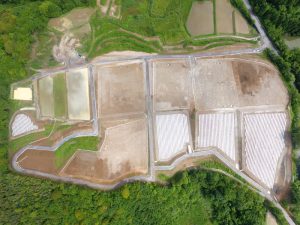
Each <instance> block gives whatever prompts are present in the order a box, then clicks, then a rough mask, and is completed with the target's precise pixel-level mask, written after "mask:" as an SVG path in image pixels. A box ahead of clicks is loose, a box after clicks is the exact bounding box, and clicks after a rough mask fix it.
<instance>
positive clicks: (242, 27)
mask: <svg viewBox="0 0 300 225" xmlns="http://www.w3.org/2000/svg"><path fill="white" fill-rule="evenodd" d="M235 29H236V32H237V33H239V34H249V32H250V30H249V26H248V23H247V21H246V20H245V19H244V17H243V16H242V15H241V14H240V13H239V12H238V11H235Z"/></svg>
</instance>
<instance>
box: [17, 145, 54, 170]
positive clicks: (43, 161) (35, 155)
mask: <svg viewBox="0 0 300 225" xmlns="http://www.w3.org/2000/svg"><path fill="white" fill-rule="evenodd" d="M17 163H18V164H19V166H21V167H22V168H24V169H28V170H35V171H39V172H43V173H50V174H56V173H57V170H56V168H55V156H54V152H52V151H42V150H32V149H29V150H26V151H25V152H24V153H23V154H22V155H20V156H19V158H18V159H17Z"/></svg>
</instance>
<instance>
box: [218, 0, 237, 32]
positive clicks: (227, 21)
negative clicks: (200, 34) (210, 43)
mask: <svg viewBox="0 0 300 225" xmlns="http://www.w3.org/2000/svg"><path fill="white" fill-rule="evenodd" d="M233 10H234V9H233V8H232V6H231V4H230V2H229V1H228V0H217V1H216V17H217V32H218V33H230V34H231V33H233V23H232V12H233Z"/></svg>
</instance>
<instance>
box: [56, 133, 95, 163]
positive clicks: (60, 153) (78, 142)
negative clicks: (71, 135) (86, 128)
mask: <svg viewBox="0 0 300 225" xmlns="http://www.w3.org/2000/svg"><path fill="white" fill-rule="evenodd" d="M98 144H99V138H98V137H79V138H75V139H72V140H70V141H68V142H66V143H64V144H63V145H62V146H60V147H59V148H58V149H57V150H56V151H55V166H56V167H57V168H61V167H62V166H63V165H64V164H65V163H66V162H67V160H68V159H69V158H70V157H71V156H72V155H73V154H74V153H75V152H76V151H77V150H78V149H84V150H90V151H97V150H98Z"/></svg>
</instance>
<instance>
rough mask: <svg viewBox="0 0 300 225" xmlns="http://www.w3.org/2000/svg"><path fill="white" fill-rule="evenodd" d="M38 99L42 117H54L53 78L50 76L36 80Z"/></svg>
mask: <svg viewBox="0 0 300 225" xmlns="http://www.w3.org/2000/svg"><path fill="white" fill-rule="evenodd" d="M38 101H39V109H40V114H41V116H42V117H51V118H53V117H54V97H53V78H52V77H50V76H47V77H44V78H42V79H40V80H38Z"/></svg>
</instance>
